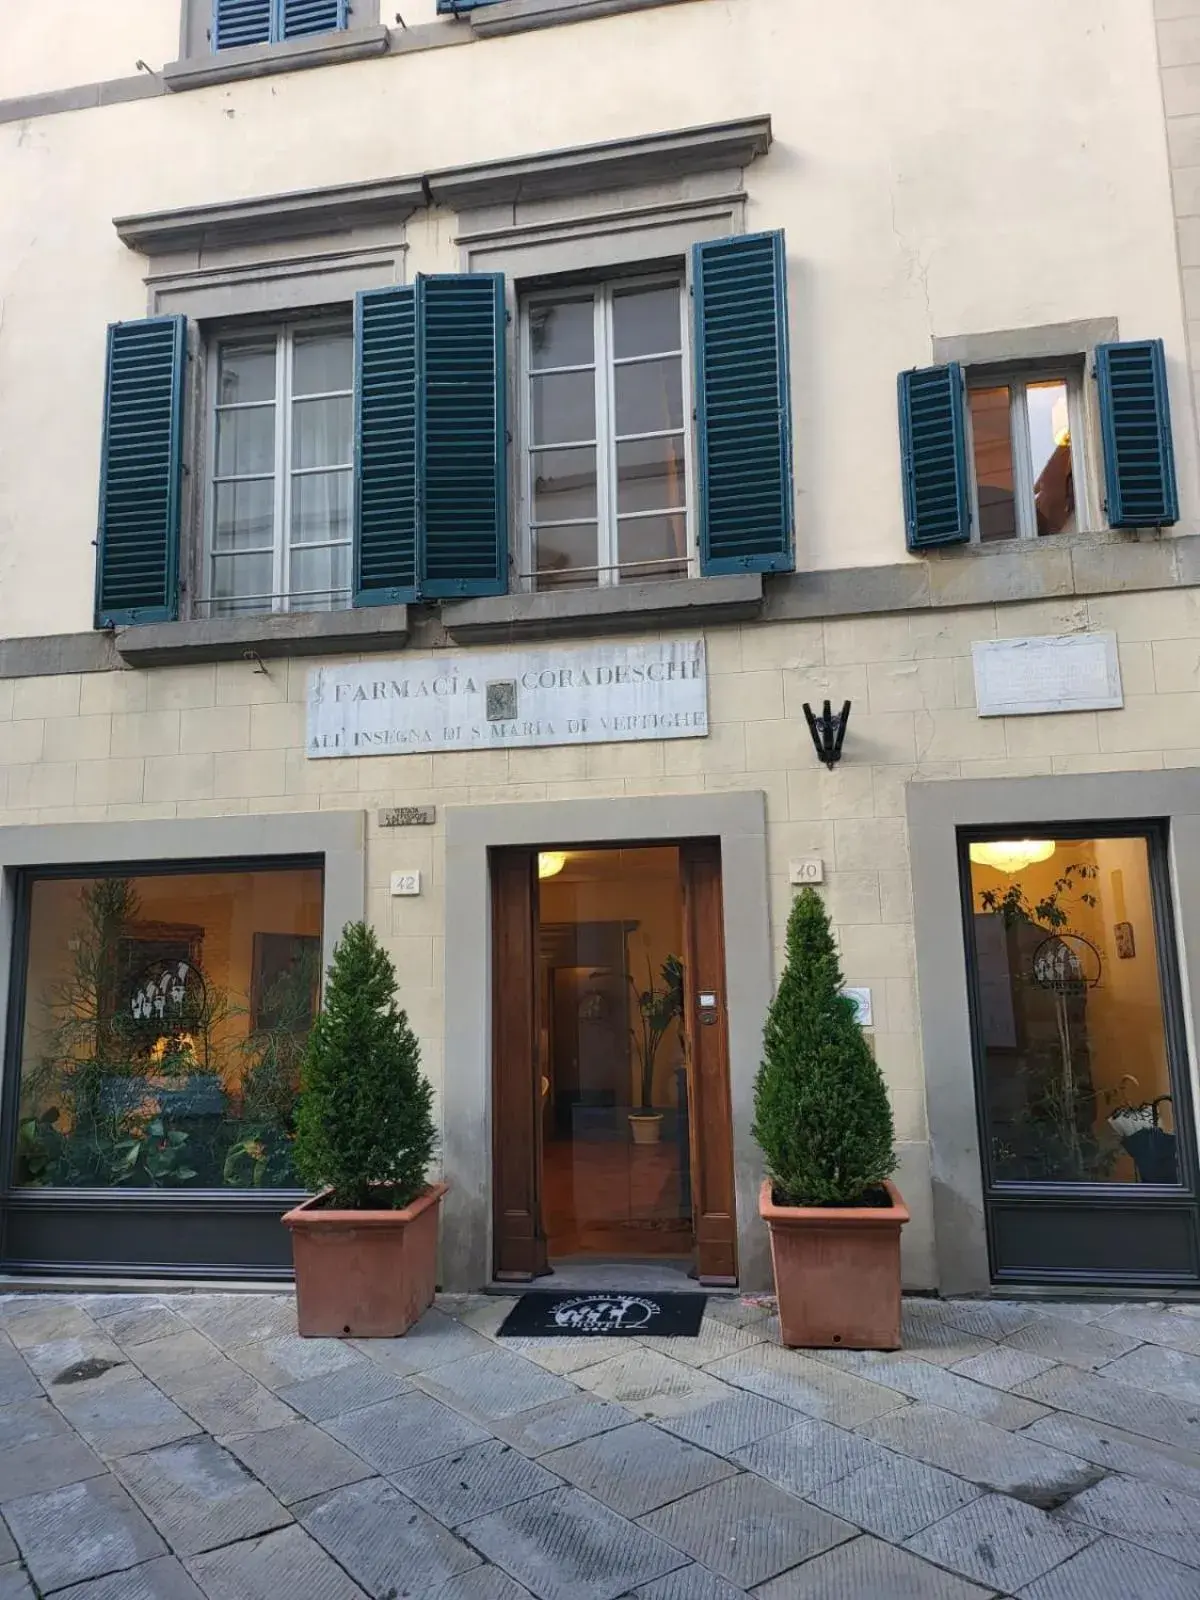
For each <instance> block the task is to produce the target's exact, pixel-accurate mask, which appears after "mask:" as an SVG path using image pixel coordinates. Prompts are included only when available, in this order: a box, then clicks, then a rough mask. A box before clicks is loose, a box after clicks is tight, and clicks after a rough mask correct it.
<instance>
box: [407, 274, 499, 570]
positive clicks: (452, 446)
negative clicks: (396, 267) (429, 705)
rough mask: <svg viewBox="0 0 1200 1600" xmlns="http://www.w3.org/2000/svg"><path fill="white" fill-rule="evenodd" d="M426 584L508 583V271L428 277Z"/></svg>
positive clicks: (423, 286)
mask: <svg viewBox="0 0 1200 1600" xmlns="http://www.w3.org/2000/svg"><path fill="white" fill-rule="evenodd" d="M418 300H419V304H420V308H421V315H422V319H423V326H422V333H423V340H422V353H423V363H422V372H421V377H420V383H421V438H422V443H423V446H424V470H423V484H424V495H423V512H424V517H423V526H424V539H425V553H424V561H423V564H422V576H423V581H422V592H423V593H424V594H425V595H427V596H428V597H429V598H431V599H449V598H453V597H455V596H465V595H487V594H504V593H505V591H506V590H507V588H508V479H507V470H506V469H507V462H508V436H507V431H506V426H505V362H504V348H505V316H506V313H505V308H504V278H503V276H502V275H500V274H498V273H486V272H480V273H472V274H469V275H468V274H461V275H459V274H445V275H439V276H436V277H427V278H421V279H420V280H419V282H418Z"/></svg>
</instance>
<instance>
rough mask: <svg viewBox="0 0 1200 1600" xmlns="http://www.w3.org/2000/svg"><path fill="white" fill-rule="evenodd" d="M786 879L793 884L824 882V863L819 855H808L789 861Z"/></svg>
mask: <svg viewBox="0 0 1200 1600" xmlns="http://www.w3.org/2000/svg"><path fill="white" fill-rule="evenodd" d="M788 881H789V883H793V884H802V883H824V882H825V863H824V862H823V861H822V860H821V858H820V857H819V856H808V857H806V858H805V859H804V860H803V861H789V862H788Z"/></svg>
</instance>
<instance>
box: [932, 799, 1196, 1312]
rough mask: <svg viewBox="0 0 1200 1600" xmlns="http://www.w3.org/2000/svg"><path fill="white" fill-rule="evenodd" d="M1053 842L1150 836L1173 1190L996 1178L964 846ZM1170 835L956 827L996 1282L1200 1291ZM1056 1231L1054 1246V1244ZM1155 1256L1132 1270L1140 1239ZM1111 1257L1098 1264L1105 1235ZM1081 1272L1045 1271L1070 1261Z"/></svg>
mask: <svg viewBox="0 0 1200 1600" xmlns="http://www.w3.org/2000/svg"><path fill="white" fill-rule="evenodd" d="M998 832H1001V833H1004V834H1007V835H1009V836H1011V837H1012V838H1028V837H1033V836H1042V837H1047V836H1051V837H1053V838H1055V839H1058V840H1064V841H1066V840H1071V839H1078V840H1086V839H1121V838H1125V839H1128V838H1138V839H1145V840H1146V844H1147V855H1148V864H1149V873H1150V898H1151V910H1152V915H1153V920H1154V933H1155V944H1156V949H1157V956H1158V983H1159V992H1160V995H1161V997H1162V1005H1163V1023H1164V1030H1165V1035H1166V1046H1167V1061H1168V1069H1169V1075H1170V1088H1171V1094H1172V1097H1173V1111H1174V1119H1175V1131H1176V1135H1177V1138H1178V1161H1179V1171H1180V1180H1181V1181H1180V1183H1179V1184H1178V1185H1157V1184H1141V1183H1052V1182H1040V1183H1039V1182H1020V1181H1015V1180H1011V1179H1007V1180H1002V1179H998V1178H996V1176H995V1173H994V1171H993V1166H992V1152H991V1137H990V1133H989V1129H988V1118H987V1083H986V1055H985V1051H984V1047H983V1043H982V1023H981V997H980V987H979V979H980V970H979V961H978V955H977V949H976V939H975V934H976V924H975V916H976V911H977V907H976V906H975V905H974V899H973V889H972V881H971V863H970V856H969V851H970V846H971V845H972V844H974V843H978V842H980V841H983V840H987V839H994V838H995V837H996V836H997V833H998ZM1168 841H1169V828H1168V825H1167V823H1166V822H1164V821H1162V820H1161V819H1153V818H1148V819H1145V820H1136V821H1134V820H1124V821H1090V822H1066V821H1064V822H1047V821H1046V820H1045V819H1042V820H1040V821H1036V822H1026V823H1007V822H1006V823H1004V824H992V825H989V826H965V827H959V828H958V829H957V838H956V843H957V858H958V886H959V892H960V900H961V907H962V917H963V934H964V942H965V948H966V958H967V960H966V969H967V999H968V1008H969V1013H970V1027H971V1062H972V1073H973V1083H974V1093H975V1108H976V1117H977V1122H978V1138H979V1154H980V1162H981V1169H982V1177H983V1196H984V1213H985V1225H986V1231H987V1244H988V1259H989V1265H990V1271H991V1277H992V1281H993V1282H995V1283H996V1284H1020V1283H1028V1284H1062V1285H1064V1286H1076V1287H1080V1286H1082V1287H1100V1288H1143V1289H1152V1288H1156V1287H1157V1288H1166V1289H1171V1288H1174V1289H1200V1169H1198V1167H1197V1148H1196V1130H1195V1117H1194V1112H1193V1104H1192V1084H1191V1078H1190V1074H1189V1072H1188V1047H1187V1030H1186V1024H1185V1020H1184V1013H1183V996H1182V975H1181V969H1180V962H1179V948H1178V940H1177V937H1176V930H1175V926H1174V921H1173V919H1172V917H1171V915H1170V909H1169V908H1170V906H1171V904H1172V898H1171V876H1170V862H1169V851H1168ZM1055 1230H1058V1235H1059V1237H1058V1239H1057V1240H1056V1239H1055V1237H1054V1234H1055ZM1141 1233H1144V1235H1145V1243H1146V1244H1147V1245H1153V1246H1154V1247H1155V1248H1157V1249H1158V1250H1159V1259H1158V1262H1157V1264H1147V1265H1146V1266H1144V1267H1141V1268H1139V1267H1138V1266H1137V1265H1136V1264H1135V1257H1136V1250H1137V1245H1138V1236H1139V1234H1141ZM1105 1235H1107V1239H1108V1241H1109V1247H1110V1248H1111V1249H1112V1252H1113V1255H1114V1257H1120V1256H1124V1257H1125V1260H1123V1261H1121V1260H1119V1259H1113V1260H1112V1261H1111V1262H1109V1263H1108V1264H1106V1263H1105V1260H1104V1255H1105V1248H1106V1247H1105V1243H1104V1236H1105ZM1072 1241H1073V1242H1074V1243H1075V1245H1076V1247H1077V1248H1078V1250H1079V1252H1080V1254H1079V1255H1078V1256H1077V1258H1076V1259H1077V1261H1078V1262H1079V1264H1078V1265H1075V1266H1069V1265H1066V1264H1062V1263H1061V1262H1060V1263H1059V1264H1056V1265H1049V1264H1048V1258H1049V1257H1052V1256H1055V1255H1058V1256H1060V1257H1065V1256H1067V1255H1069V1253H1070V1249H1071V1242H1072Z"/></svg>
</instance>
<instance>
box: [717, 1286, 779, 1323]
mask: <svg viewBox="0 0 1200 1600" xmlns="http://www.w3.org/2000/svg"><path fill="white" fill-rule="evenodd" d="M774 1308H775V1307H774V1301H773V1300H770V1299H769V1298H768V1297H767V1296H765V1295H764V1296H761V1297H760V1298H757V1299H752V1300H743V1299H740V1298H739V1297H738V1296H736V1295H721V1294H713V1295H710V1296H709V1297H708V1304H707V1305H706V1306H705V1308H704V1315H705V1316H706V1317H713V1318H715V1319H716V1320H717V1321H718V1322H727V1323H728V1324H729V1326H730V1327H731V1328H749V1327H752V1326H754V1324H756V1323H759V1322H766V1321H767V1319H768V1318H769V1317H770V1315H771V1313H772V1311H773V1310H774Z"/></svg>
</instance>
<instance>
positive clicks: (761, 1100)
mask: <svg viewBox="0 0 1200 1600" xmlns="http://www.w3.org/2000/svg"><path fill="white" fill-rule="evenodd" d="M754 1110H755V1121H754V1137H755V1139H756V1140H757V1141H758V1144H759V1146H760V1148H761V1149H762V1152H763V1154H764V1156H765V1157H766V1168H767V1178H766V1181H765V1182H764V1183H763V1186H762V1191H761V1194H760V1196H759V1212H760V1214H761V1216H762V1217H763V1219H764V1221H765V1222H766V1224H767V1226H768V1228H769V1229H770V1232H771V1259H772V1262H773V1265H774V1268H775V1290H776V1293H777V1295H778V1297H779V1321H780V1327H781V1330H782V1336H783V1342H784V1344H785V1345H792V1346H796V1345H800V1346H807V1347H809V1348H818V1349H819V1348H828V1347H832V1346H839V1347H841V1348H844V1349H850V1350H896V1349H899V1347H900V1230H901V1228H902V1227H903V1226H904V1224H905V1223H906V1222H907V1221H908V1211H907V1209H906V1207H905V1205H904V1202H903V1200H901V1198H900V1194H899V1192H898V1190H897V1189H896V1187H895V1185H894V1184H893V1183H892V1182H891V1174H892V1172H893V1171H894V1170H895V1167H896V1158H895V1150H894V1140H895V1135H894V1129H893V1124H892V1108H891V1104H890V1102H889V1100H888V1094H887V1087H886V1085H885V1084H884V1081H883V1075H882V1074H881V1072H880V1070H879V1067H878V1065H877V1063H876V1061H875V1057H874V1056H873V1054H872V1053H871V1049H870V1046H869V1045H868V1043H867V1041H866V1038H865V1037H864V1035H863V1032H862V1029H861V1028H860V1027H859V1025H858V1022H857V1019H856V1017H855V1012H854V1003H853V1001H851V1000H849V999H847V998H846V997H845V996H844V995H843V994H842V973H841V967H840V964H839V962H838V956H837V950H836V949H835V947H834V942H833V934H832V932H831V930H830V926H829V918H828V916H827V914H826V911H825V907H824V905H823V904H822V901H821V898H820V896H819V895H818V894H817V893H816V892H815V890H813V889H805V890H804V891H803V893H801V894H800V895H799V896H798V897H797V899H796V900H795V902H794V904H793V906H792V911H791V915H790V917H789V918H788V930H787V962H786V965H785V967H784V972H783V977H782V978H781V979H780V982H779V988H778V990H777V992H776V995H775V999H774V1001H773V1002H772V1005H771V1009H770V1012H769V1013H768V1016H767V1024H766V1028H765V1030H764V1035H763V1062H762V1066H761V1067H760V1068H759V1072H758V1078H757V1081H756V1083H755V1092H754Z"/></svg>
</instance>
